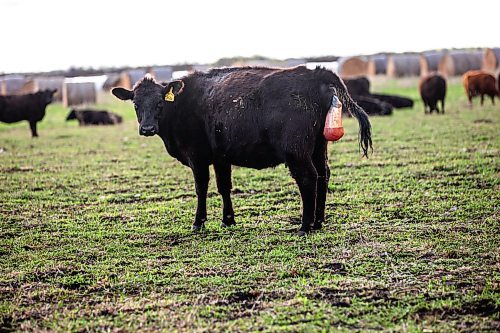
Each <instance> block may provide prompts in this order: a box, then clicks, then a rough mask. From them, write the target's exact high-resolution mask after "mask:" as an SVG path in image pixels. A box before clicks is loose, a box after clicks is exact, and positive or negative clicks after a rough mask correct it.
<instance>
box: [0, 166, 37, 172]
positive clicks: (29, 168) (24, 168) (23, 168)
mask: <svg viewBox="0 0 500 333" xmlns="http://www.w3.org/2000/svg"><path fill="white" fill-rule="evenodd" d="M33 170H34V168H33V167H32V166H29V165H25V166H20V167H13V168H6V169H2V172H6V173H13V172H28V171H33Z"/></svg>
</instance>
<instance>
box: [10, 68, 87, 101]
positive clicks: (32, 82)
mask: <svg viewBox="0 0 500 333" xmlns="http://www.w3.org/2000/svg"><path fill="white" fill-rule="evenodd" d="M47 89H51V90H52V89H56V90H57V93H56V94H55V95H54V100H55V101H58V102H62V103H63V104H64V105H65V106H72V105H79V104H94V103H95V102H96V88H95V83H94V82H67V81H66V79H65V78H64V77H23V76H19V75H16V76H15V77H12V76H6V77H4V78H0V95H24V94H29V93H34V92H37V91H41V90H47Z"/></svg>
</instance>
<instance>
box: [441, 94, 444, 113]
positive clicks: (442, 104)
mask: <svg viewBox="0 0 500 333" xmlns="http://www.w3.org/2000/svg"><path fill="white" fill-rule="evenodd" d="M441 109H442V110H443V113H444V98H443V99H442V100H441Z"/></svg>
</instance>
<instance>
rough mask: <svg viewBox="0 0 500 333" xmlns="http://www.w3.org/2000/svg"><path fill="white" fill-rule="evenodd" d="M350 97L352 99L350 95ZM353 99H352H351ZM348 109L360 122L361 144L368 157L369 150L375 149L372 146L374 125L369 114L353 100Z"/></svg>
mask: <svg viewBox="0 0 500 333" xmlns="http://www.w3.org/2000/svg"><path fill="white" fill-rule="evenodd" d="M349 99H351V98H350V97H349ZM351 101H352V100H351ZM352 104H354V105H351V106H350V107H349V108H348V110H349V112H350V114H351V115H352V116H354V117H355V118H356V119H357V120H358V124H359V146H360V147H361V149H362V150H363V156H365V157H366V158H368V150H372V151H373V147H372V125H371V124H370V120H369V119H368V115H367V114H366V112H365V110H363V109H362V108H361V107H360V106H359V105H358V104H356V103H355V102H354V101H352Z"/></svg>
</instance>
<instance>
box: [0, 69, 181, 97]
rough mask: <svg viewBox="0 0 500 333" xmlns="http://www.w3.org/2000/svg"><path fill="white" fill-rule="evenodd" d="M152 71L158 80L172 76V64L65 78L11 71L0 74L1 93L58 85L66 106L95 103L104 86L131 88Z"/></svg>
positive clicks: (165, 79)
mask: <svg viewBox="0 0 500 333" xmlns="http://www.w3.org/2000/svg"><path fill="white" fill-rule="evenodd" d="M146 73H150V74H151V75H153V76H154V77H155V79H156V80H158V81H169V80H171V79H172V73H173V71H172V68H171V67H152V68H151V69H149V71H146V70H142V69H132V70H127V71H123V72H122V73H120V74H108V75H106V76H105V78H104V79H102V76H99V77H97V76H94V77H77V78H65V77H62V76H60V77H59V76H58V77H45V76H39V77H37V76H34V77H27V76H23V75H7V76H4V77H0V95H23V94H29V93H33V92H37V91H41V90H46V89H57V93H56V94H55V95H54V100H56V101H59V102H62V103H63V104H64V105H65V106H73V105H81V104H95V103H96V101H97V92H98V91H99V90H101V89H104V90H109V89H111V88H112V87H117V86H121V87H128V88H129V89H130V88H131V87H132V86H133V85H134V84H135V82H137V81H139V80H140V79H141V78H143V77H144V75H145V74H146Z"/></svg>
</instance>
